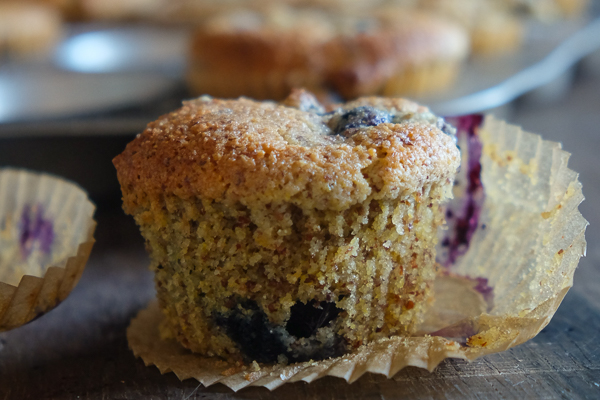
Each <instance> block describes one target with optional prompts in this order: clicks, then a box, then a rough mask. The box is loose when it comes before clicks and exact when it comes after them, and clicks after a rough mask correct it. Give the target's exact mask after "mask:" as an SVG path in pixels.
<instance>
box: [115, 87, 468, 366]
mask: <svg viewBox="0 0 600 400" xmlns="http://www.w3.org/2000/svg"><path fill="white" fill-rule="evenodd" d="M459 162H460V154H459V151H458V149H457V147H456V144H455V138H454V135H453V129H452V128H451V127H450V126H449V125H447V124H445V123H444V121H443V120H441V119H438V118H437V117H436V116H434V115H433V114H432V113H431V112H429V111H428V110H427V109H426V108H425V107H421V106H419V105H417V104H415V103H412V102H409V101H407V100H402V99H385V98H360V99H358V100H355V101H353V102H349V103H346V104H342V105H339V106H334V107H329V108H328V109H326V108H325V107H323V106H322V105H320V104H319V102H318V101H317V100H316V99H315V98H314V97H313V96H312V95H311V94H310V93H308V92H304V91H295V92H293V93H292V95H291V96H290V97H289V98H288V99H286V100H285V101H284V102H283V103H281V104H277V103H272V102H255V101H251V100H248V99H244V98H241V99H238V100H217V99H212V98H210V97H202V98H199V99H196V100H192V101H190V102H187V103H185V104H184V106H183V107H182V108H181V109H179V110H177V111H175V112H173V113H171V114H168V115H165V116H163V117H161V118H159V119H158V120H157V121H155V122H152V123H150V124H149V125H148V127H147V128H146V130H145V131H144V132H143V133H141V134H140V135H138V137H137V138H136V139H135V140H134V141H133V142H132V143H130V144H129V145H128V146H127V148H126V150H125V151H124V153H123V154H121V155H120V156H118V157H117V158H115V160H114V163H115V166H116V167H117V172H118V177H119V181H120V183H121V187H122V191H123V200H124V209H125V210H126V212H128V213H129V214H132V215H133V216H134V218H135V220H136V222H137V224H138V225H139V226H140V229H141V232H142V234H143V236H144V238H145V240H146V245H147V249H148V251H149V253H150V255H151V259H152V269H153V270H154V272H155V281H156V288H157V294H158V298H159V302H160V306H161V308H162V310H163V312H164V314H165V316H166V318H165V321H164V324H163V326H162V327H161V331H162V334H163V337H172V338H176V339H177V340H178V341H179V342H180V343H181V344H182V345H183V346H185V347H186V348H188V349H191V350H192V351H194V352H198V353H201V354H204V355H207V356H219V357H223V358H225V359H227V360H229V361H239V360H244V361H246V362H252V361H257V362H264V363H275V362H279V363H288V362H297V361H306V360H310V359H314V360H317V359H324V358H328V357H334V356H339V355H342V354H344V353H347V352H350V351H352V350H353V349H354V348H357V347H358V346H360V345H361V344H366V343H369V342H372V341H375V340H377V339H379V338H384V337H389V336H392V335H410V334H411V333H413V332H414V330H415V327H416V325H417V324H418V323H419V322H420V320H421V317H422V315H423V312H424V310H425V308H426V306H427V303H428V301H429V299H430V286H431V282H432V280H433V279H434V277H435V250H434V248H435V244H436V237H437V229H438V227H439V226H440V225H442V224H443V214H442V212H441V208H440V205H441V203H442V202H443V201H444V200H445V199H446V198H448V196H450V193H451V188H452V182H453V179H454V174H455V171H456V169H457V167H458V165H459Z"/></svg>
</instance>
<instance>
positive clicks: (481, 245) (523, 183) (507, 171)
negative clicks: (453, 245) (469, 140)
mask: <svg viewBox="0 0 600 400" xmlns="http://www.w3.org/2000/svg"><path fill="white" fill-rule="evenodd" d="M479 137H480V140H481V142H482V144H483V150H482V156H481V160H480V161H481V165H482V173H481V180H482V183H483V187H484V191H485V199H484V201H483V207H482V209H481V212H480V215H479V218H478V221H477V229H476V230H475V231H474V233H473V235H472V237H471V238H470V243H469V247H468V249H467V250H466V251H465V253H464V254H461V256H460V257H459V258H458V259H457V260H456V261H455V262H454V263H453V265H452V266H451V267H449V268H448V269H447V270H444V271H443V272H442V273H441V274H440V275H439V276H438V278H437V279H436V281H435V282H434V296H435V301H434V303H433V305H432V306H431V308H430V310H429V312H428V315H427V317H426V319H425V321H424V322H423V324H422V325H421V327H420V334H418V335H417V336H413V337H392V338H389V339H384V340H381V341H378V342H375V343H371V344H369V345H365V346H362V347H360V348H359V349H357V350H356V351H355V352H353V353H351V354H348V355H345V356H342V357H337V358H331V359H328V360H323V361H317V362H313V361H310V362H304V363H295V364H290V365H286V366H284V365H274V366H273V365H258V364H256V363H253V364H251V365H232V364H228V363H226V362H224V361H222V360H219V359H216V358H207V357H202V356H200V355H198V354H194V353H191V352H189V351H188V350H186V349H184V348H183V347H182V346H180V345H179V344H178V343H177V342H175V341H167V340H161V339H160V335H159V333H158V325H159V322H160V320H161V319H162V314H161V312H160V310H159V307H158V305H157V303H152V304H151V305H150V306H149V307H148V308H147V309H146V310H143V311H141V312H140V313H139V315H138V316H137V317H136V318H135V319H134V320H133V321H132V323H131V325H130V327H129V329H128V331H127V337H128V341H129V346H130V348H131V349H132V350H133V353H134V354H135V356H136V357H141V358H142V360H143V361H144V363H145V364H146V365H155V366H156V367H158V368H159V370H160V371H161V373H167V372H171V371H172V372H174V373H175V374H176V375H177V376H178V377H179V378H180V379H181V380H183V379H188V378H194V379H197V380H198V381H199V382H201V383H202V384H203V385H205V386H209V385H212V384H215V383H217V382H219V383H222V384H224V385H226V386H228V387H230V388H231V389H233V390H235V391H237V390H239V389H242V388H244V387H246V386H264V387H267V388H269V389H274V388H276V387H278V386H280V385H282V384H284V383H286V382H296V381H305V382H311V381H314V380H315V379H318V378H321V377H324V376H337V377H340V378H343V379H345V380H346V381H348V382H353V381H355V380H356V379H358V378H359V377H360V376H362V375H363V374H364V373H366V372H372V373H379V374H384V375H386V376H388V377H391V376H393V375H394V374H395V373H397V372H398V371H399V370H401V369H402V368H404V367H406V366H415V367H421V368H425V369H428V370H430V371H432V370H433V369H434V368H435V367H436V366H437V365H438V364H439V363H440V362H442V361H443V360H444V359H446V358H462V359H466V360H473V359H475V358H478V357H481V356H484V355H486V354H490V353H496V352H500V351H504V350H506V349H509V348H511V347H514V346H516V345H518V344H521V343H523V342H525V341H527V340H529V339H531V338H533V337H534V336H536V335H537V334H538V333H539V332H540V331H541V330H542V329H543V328H544V327H545V326H546V325H547V324H548V323H549V322H550V319H551V318H552V316H553V315H554V313H555V311H556V309H557V308H558V306H559V305H560V303H561V301H562V299H563V298H564V296H565V294H566V293H567V291H568V290H569V288H570V287H571V286H572V285H573V274H574V272H575V269H576V267H577V264H578V262H579V258H580V257H581V256H583V255H585V248H586V243H585V238H584V233H585V228H586V226H587V224H588V223H587V221H586V220H585V219H584V218H583V217H582V215H581V214H580V213H579V210H578V206H579V204H580V203H581V201H582V200H583V195H582V192H581V184H580V183H579V181H578V179H577V178H578V175H577V173H576V172H574V171H572V170H570V169H569V168H568V167H567V161H568V158H569V153H567V152H565V151H563V150H562V149H561V146H560V144H559V143H555V142H550V141H546V140H543V139H542V138H541V137H540V136H539V135H535V134H531V133H527V132H524V131H522V130H521V129H520V128H518V127H516V126H512V125H509V124H506V123H504V122H502V121H498V120H496V119H494V118H493V117H487V118H486V120H485V123H484V125H483V126H482V127H481V128H480V130H479ZM482 285H483V286H484V287H483V288H482Z"/></svg>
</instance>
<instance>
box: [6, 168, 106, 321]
mask: <svg viewBox="0 0 600 400" xmlns="http://www.w3.org/2000/svg"><path fill="white" fill-rule="evenodd" d="M94 210H95V206H94V204H92V202H91V201H90V200H89V199H88V196H87V194H86V193H85V192H84V191H83V190H82V189H81V188H79V187H78V186H77V185H75V184H73V183H71V182H67V181H65V180H63V179H60V178H58V177H54V176H51V175H46V174H37V173H32V172H28V171H23V170H18V169H13V168H0V332H2V331H6V330H10V329H14V328H17V327H19V326H21V325H24V324H26V323H27V322H29V321H31V320H33V319H35V318H38V317H40V316H41V315H43V314H45V313H47V312H48V311H50V310H52V309H53V308H54V307H56V306H57V305H58V304H59V303H60V302H62V301H63V300H64V299H65V298H66V297H67V296H68V295H69V293H70V292H71V290H72V289H73V288H74V287H75V285H76V284H77V282H78V281H79V278H80V277H81V274H82V272H83V269H84V267H85V264H86V262H87V260H88V257H89V255H90V253H91V251H92V246H93V244H94V238H93V234H94V230H95V228H96V222H95V221H94V219H93V215H94Z"/></svg>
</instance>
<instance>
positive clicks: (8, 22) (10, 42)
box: [0, 2, 63, 58]
mask: <svg viewBox="0 0 600 400" xmlns="http://www.w3.org/2000/svg"><path fill="white" fill-rule="evenodd" d="M62 35H63V22H62V17H61V15H60V13H59V12H58V11H57V10H55V9H54V8H52V7H48V6H45V5H43V4H35V3H27V2H0V53H4V54H8V55H9V57H14V58H43V57H45V56H48V55H49V54H50V52H51V51H52V49H53V48H54V46H55V45H56V44H57V43H58V41H59V40H60V38H61V37H62Z"/></svg>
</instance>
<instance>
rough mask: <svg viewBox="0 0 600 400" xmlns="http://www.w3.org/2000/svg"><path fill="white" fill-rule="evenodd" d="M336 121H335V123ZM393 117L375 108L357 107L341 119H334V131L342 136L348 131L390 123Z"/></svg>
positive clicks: (341, 116)
mask: <svg viewBox="0 0 600 400" xmlns="http://www.w3.org/2000/svg"><path fill="white" fill-rule="evenodd" d="M333 120H335V121H333ZM391 120H392V117H391V115H390V114H389V113H387V112H385V111H382V110H378V109H376V108H373V107H369V106H363V107H356V108H353V109H351V110H348V111H346V112H345V113H343V114H342V115H340V116H339V118H335V117H334V118H333V119H332V122H334V124H335V126H334V127H332V130H333V131H334V133H335V134H337V135H340V134H342V133H343V132H345V131H346V130H348V129H353V128H362V127H367V126H376V125H379V124H384V123H386V122H390V121H391Z"/></svg>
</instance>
